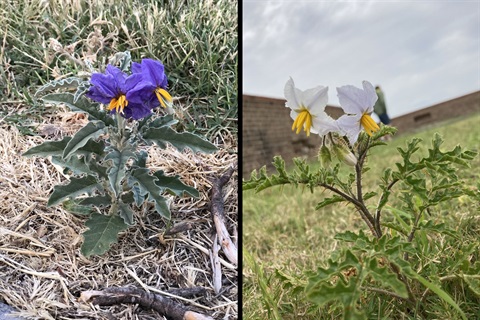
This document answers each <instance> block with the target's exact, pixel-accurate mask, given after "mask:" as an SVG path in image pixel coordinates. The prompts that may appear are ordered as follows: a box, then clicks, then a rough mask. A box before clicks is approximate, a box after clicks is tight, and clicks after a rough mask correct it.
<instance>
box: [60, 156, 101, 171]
mask: <svg viewBox="0 0 480 320" xmlns="http://www.w3.org/2000/svg"><path fill="white" fill-rule="evenodd" d="M52 163H53V164H56V165H59V166H61V167H63V168H65V169H67V170H71V171H72V172H73V174H76V175H79V174H82V173H87V174H90V173H92V172H91V170H90V168H89V167H88V166H87V165H86V164H85V160H84V159H83V158H78V157H70V158H69V159H68V160H64V159H62V158H61V157H60V156H53V157H52Z"/></svg>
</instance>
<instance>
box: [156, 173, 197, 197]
mask: <svg viewBox="0 0 480 320" xmlns="http://www.w3.org/2000/svg"><path fill="white" fill-rule="evenodd" d="M153 175H154V176H155V177H157V180H156V181H155V184H156V185H157V186H159V187H160V189H161V190H162V191H168V192H169V193H171V194H173V195H176V196H184V195H185V194H186V193H188V194H189V195H191V196H192V197H195V198H198V197H199V196H200V194H199V193H198V191H197V190H196V189H195V188H193V187H190V186H187V185H186V184H184V183H183V182H182V181H181V180H180V177H179V176H174V177H170V176H166V175H164V173H163V171H161V170H159V171H156V172H154V173H153Z"/></svg>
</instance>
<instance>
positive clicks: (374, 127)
mask: <svg viewBox="0 0 480 320" xmlns="http://www.w3.org/2000/svg"><path fill="white" fill-rule="evenodd" d="M360 123H361V124H362V126H363V127H364V128H365V132H366V133H367V134H368V135H369V136H370V137H371V136H372V135H373V134H374V133H375V132H377V131H378V130H380V127H379V126H378V124H377V123H376V122H375V121H374V120H373V119H372V117H371V116H370V115H369V114H366V113H364V114H363V115H362V118H361V119H360Z"/></svg>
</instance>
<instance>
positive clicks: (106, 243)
mask: <svg viewBox="0 0 480 320" xmlns="http://www.w3.org/2000/svg"><path fill="white" fill-rule="evenodd" d="M85 226H87V227H88V228H89V230H87V231H85V232H84V233H83V237H84V239H85V241H84V242H83V244H82V248H81V252H82V254H83V255H84V256H86V257H88V256H91V255H100V254H103V253H105V252H107V251H108V249H109V248H110V245H111V244H112V243H115V242H117V238H118V233H119V232H121V231H124V230H126V229H127V228H128V225H127V224H125V222H124V221H123V219H122V218H121V217H119V216H118V215H111V216H107V215H103V214H98V213H94V214H92V215H91V216H90V219H89V220H87V221H86V222H85Z"/></svg>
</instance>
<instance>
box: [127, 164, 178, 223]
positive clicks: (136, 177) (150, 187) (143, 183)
mask: <svg viewBox="0 0 480 320" xmlns="http://www.w3.org/2000/svg"><path fill="white" fill-rule="evenodd" d="M156 181H157V178H156V177H154V176H152V175H150V174H149V170H148V169H147V168H137V169H134V170H132V173H131V175H130V177H129V178H128V184H129V185H130V186H132V185H134V184H136V185H137V186H138V187H139V189H138V192H139V196H145V195H148V199H149V200H150V201H153V202H154V203H155V209H156V210H157V212H158V213H159V214H160V215H161V216H162V217H164V218H166V219H170V216H171V214H170V209H169V208H168V205H167V202H166V201H165V198H164V197H162V196H161V193H162V189H161V188H160V187H159V186H158V185H157V184H156V183H155V182H156ZM133 190H134V189H132V191H133ZM134 192H135V191H134Z"/></svg>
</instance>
